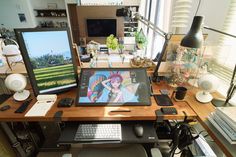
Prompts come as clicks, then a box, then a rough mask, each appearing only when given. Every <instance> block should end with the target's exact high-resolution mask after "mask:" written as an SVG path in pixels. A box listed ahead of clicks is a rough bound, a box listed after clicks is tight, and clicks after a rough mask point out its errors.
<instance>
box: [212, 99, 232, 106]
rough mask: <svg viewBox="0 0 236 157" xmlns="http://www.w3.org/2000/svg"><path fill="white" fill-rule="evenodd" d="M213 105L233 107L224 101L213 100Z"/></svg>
mask: <svg viewBox="0 0 236 157" xmlns="http://www.w3.org/2000/svg"><path fill="white" fill-rule="evenodd" d="M211 103H212V104H213V105H214V106H215V107H229V106H232V105H231V104H230V103H227V104H225V100H224V99H223V100H222V99H213V100H212V101H211Z"/></svg>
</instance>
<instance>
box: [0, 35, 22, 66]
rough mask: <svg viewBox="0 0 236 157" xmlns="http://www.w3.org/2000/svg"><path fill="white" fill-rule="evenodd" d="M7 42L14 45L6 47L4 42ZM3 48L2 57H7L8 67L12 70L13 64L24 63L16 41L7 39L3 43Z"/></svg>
mask: <svg viewBox="0 0 236 157" xmlns="http://www.w3.org/2000/svg"><path fill="white" fill-rule="evenodd" d="M6 41H8V42H10V43H13V44H7V45H5V44H4V42H6ZM1 47H2V55H3V56H4V57H6V61H7V65H8V67H9V68H10V69H11V70H12V68H11V65H12V63H19V62H20V63H23V60H22V56H21V52H20V50H19V45H18V44H17V42H16V41H15V40H13V39H8V38H6V39H4V40H3V41H2V42H1Z"/></svg>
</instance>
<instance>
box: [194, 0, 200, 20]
mask: <svg viewBox="0 0 236 157" xmlns="http://www.w3.org/2000/svg"><path fill="white" fill-rule="evenodd" d="M200 5H201V0H198V6H197V10H196V12H195V16H196V15H197V13H198V9H199V7H200Z"/></svg>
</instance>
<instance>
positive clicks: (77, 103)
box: [76, 68, 151, 107]
mask: <svg viewBox="0 0 236 157" xmlns="http://www.w3.org/2000/svg"><path fill="white" fill-rule="evenodd" d="M84 70H97V71H98V70H100V71H102V70H107V71H113V70H114V71H121V70H123V71H125V70H144V71H145V73H144V75H145V76H146V83H147V86H148V87H150V88H149V89H150V90H149V91H147V92H148V95H149V98H148V102H147V103H144V102H126V103H110V102H106V103H103V102H96V103H93V102H89V103H79V96H80V95H79V94H80V88H81V83H82V81H81V79H82V77H81V76H82V74H83V71H84ZM76 106H77V107H79V106H151V84H150V79H149V76H148V74H147V68H81V71H80V77H79V86H78V91H77V96H76Z"/></svg>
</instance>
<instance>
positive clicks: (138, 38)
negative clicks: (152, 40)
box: [135, 29, 147, 49]
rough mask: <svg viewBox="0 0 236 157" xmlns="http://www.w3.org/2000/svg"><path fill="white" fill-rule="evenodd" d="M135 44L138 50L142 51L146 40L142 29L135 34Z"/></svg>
mask: <svg viewBox="0 0 236 157" xmlns="http://www.w3.org/2000/svg"><path fill="white" fill-rule="evenodd" d="M135 42H136V46H137V48H138V49H143V48H145V46H146V45H147V38H146V36H145V35H144V33H143V30H142V29H140V31H139V32H135Z"/></svg>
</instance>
